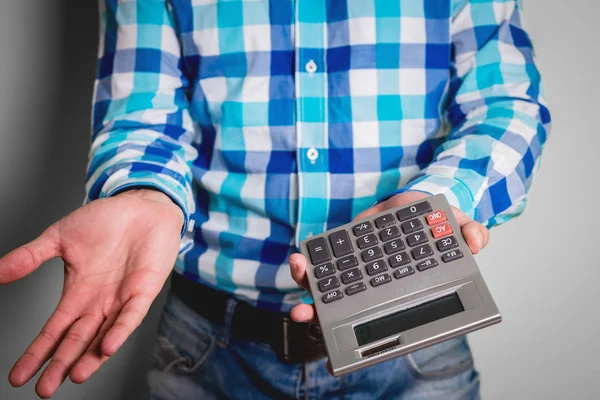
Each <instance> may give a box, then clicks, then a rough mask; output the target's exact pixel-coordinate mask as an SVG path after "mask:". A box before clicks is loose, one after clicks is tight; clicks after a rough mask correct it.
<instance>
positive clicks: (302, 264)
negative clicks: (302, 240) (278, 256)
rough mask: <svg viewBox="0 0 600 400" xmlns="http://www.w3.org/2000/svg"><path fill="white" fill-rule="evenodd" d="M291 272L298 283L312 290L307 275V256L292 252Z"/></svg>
mask: <svg viewBox="0 0 600 400" xmlns="http://www.w3.org/2000/svg"><path fill="white" fill-rule="evenodd" d="M290 273H291V274H292V279H294V281H296V283H297V284H298V285H300V286H302V288H303V289H304V290H310V289H309V287H308V278H307V277H306V257H304V256H303V255H302V254H300V253H294V254H292V255H291V256H290Z"/></svg>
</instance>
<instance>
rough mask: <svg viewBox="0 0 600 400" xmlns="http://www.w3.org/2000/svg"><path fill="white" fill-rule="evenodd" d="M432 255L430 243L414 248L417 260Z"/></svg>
mask: <svg viewBox="0 0 600 400" xmlns="http://www.w3.org/2000/svg"><path fill="white" fill-rule="evenodd" d="M431 255H433V250H432V249H431V246H430V245H428V244H424V245H422V246H419V247H415V248H414V249H412V256H413V258H414V259H415V260H421V259H423V258H425V257H429V256H431Z"/></svg>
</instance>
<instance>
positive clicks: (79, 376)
mask: <svg viewBox="0 0 600 400" xmlns="http://www.w3.org/2000/svg"><path fill="white" fill-rule="evenodd" d="M118 315H119V313H118V312H114V313H112V314H110V315H109V316H108V317H107V318H106V320H105V321H104V323H103V324H102V326H101V327H100V331H99V332H98V335H97V336H96V338H95V339H94V340H93V341H92V344H91V345H90V347H88V349H87V350H86V352H85V353H84V354H83V356H81V358H80V359H79V360H78V361H77V362H76V363H75V365H73V367H72V368H71V372H70V373H69V379H71V381H72V382H74V383H83V382H85V381H86V380H88V378H89V377H90V376H92V374H93V373H94V372H96V371H98V368H100V366H102V364H104V363H105V362H106V361H107V360H108V359H109V358H110V357H108V356H106V355H104V354H102V353H101V352H100V345H101V343H102V340H103V339H104V337H105V335H106V333H107V332H108V331H109V330H110V328H111V327H112V326H113V324H114V322H115V320H116V319H117V317H118Z"/></svg>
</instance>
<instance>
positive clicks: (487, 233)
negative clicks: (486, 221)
mask: <svg viewBox="0 0 600 400" xmlns="http://www.w3.org/2000/svg"><path fill="white" fill-rule="evenodd" d="M482 228H483V229H482V233H483V246H481V248H482V249H484V248H485V246H487V244H488V242H489V241H490V230H489V229H488V228H486V227H485V226H483V225H482Z"/></svg>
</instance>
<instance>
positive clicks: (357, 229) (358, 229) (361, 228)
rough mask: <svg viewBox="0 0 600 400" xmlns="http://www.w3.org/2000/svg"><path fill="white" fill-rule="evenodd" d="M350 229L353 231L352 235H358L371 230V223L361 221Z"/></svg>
mask: <svg viewBox="0 0 600 400" xmlns="http://www.w3.org/2000/svg"><path fill="white" fill-rule="evenodd" d="M352 231H354V236H356V237H359V236H362V235H366V234H367V233H371V232H373V225H371V223H370V222H369V221H365V222H361V223H360V224H358V225H354V226H353V227H352Z"/></svg>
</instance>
